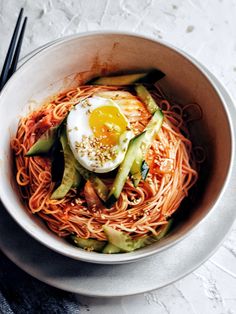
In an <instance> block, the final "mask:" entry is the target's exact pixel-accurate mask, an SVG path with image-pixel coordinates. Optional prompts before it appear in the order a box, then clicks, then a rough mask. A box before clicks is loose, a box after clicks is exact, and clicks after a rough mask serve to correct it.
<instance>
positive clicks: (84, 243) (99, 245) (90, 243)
mask: <svg viewBox="0 0 236 314" xmlns="http://www.w3.org/2000/svg"><path fill="white" fill-rule="evenodd" d="M70 238H71V240H72V241H73V243H74V244H75V245H76V246H78V247H80V248H82V249H85V250H86V249H87V250H89V251H95V252H102V250H103V248H104V247H105V246H106V244H107V242H106V241H99V240H95V239H82V238H79V237H77V236H75V235H71V236H70Z"/></svg>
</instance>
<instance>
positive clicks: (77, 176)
mask: <svg viewBox="0 0 236 314" xmlns="http://www.w3.org/2000/svg"><path fill="white" fill-rule="evenodd" d="M80 182H81V175H80V174H79V172H78V171H77V170H75V175H74V180H73V184H72V188H78V187H79V185H80Z"/></svg>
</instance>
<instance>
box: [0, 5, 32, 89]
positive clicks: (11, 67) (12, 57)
mask: <svg viewBox="0 0 236 314" xmlns="http://www.w3.org/2000/svg"><path fill="white" fill-rule="evenodd" d="M23 12H24V9H23V8H21V10H20V13H19V15H18V18H17V22H16V26H15V29H14V32H13V35H12V38H11V42H10V45H9V48H8V51H7V55H6V58H5V61H4V64H3V68H2V73H1V76H0V91H1V90H2V88H3V86H4V85H5V84H6V82H7V81H8V80H9V78H10V77H11V76H12V74H13V73H14V72H15V70H16V67H17V63H18V60H19V56H20V50H21V46H22V41H23V38H24V32H25V27H26V23H27V17H25V18H24V22H23V25H22V28H21V31H20V35H19V37H18V33H19V30H20V24H21V20H22V16H23ZM17 37H18V40H17Z"/></svg>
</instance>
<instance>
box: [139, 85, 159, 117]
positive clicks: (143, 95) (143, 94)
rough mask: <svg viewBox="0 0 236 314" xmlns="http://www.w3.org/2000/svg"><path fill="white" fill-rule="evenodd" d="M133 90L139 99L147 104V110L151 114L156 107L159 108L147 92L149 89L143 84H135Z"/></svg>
mask: <svg viewBox="0 0 236 314" xmlns="http://www.w3.org/2000/svg"><path fill="white" fill-rule="evenodd" d="M135 90H136V93H137V96H138V97H139V98H140V99H141V101H142V102H143V103H144V104H145V105H146V106H147V109H148V111H149V112H150V113H151V114H154V113H155V111H156V110H157V109H159V107H158V105H157V103H156V102H155V100H154V99H153V97H152V95H151V94H150V93H149V91H148V90H147V89H146V87H145V86H143V85H141V84H140V85H136V86H135Z"/></svg>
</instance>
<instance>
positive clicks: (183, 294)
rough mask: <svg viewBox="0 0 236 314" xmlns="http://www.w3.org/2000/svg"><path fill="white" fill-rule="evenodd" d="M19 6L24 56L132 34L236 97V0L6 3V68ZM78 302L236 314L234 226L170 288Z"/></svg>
mask: <svg viewBox="0 0 236 314" xmlns="http://www.w3.org/2000/svg"><path fill="white" fill-rule="evenodd" d="M21 6H23V7H24V8H25V13H26V14H27V15H28V17H29V21H28V26H27V30H26V36H25V39H24V43H23V47H22V56H23V55H25V54H26V53H28V52H30V51H32V50H33V49H35V48H37V47H39V46H41V45H43V44H45V43H46V42H48V41H51V40H54V39H56V38H59V37H62V36H66V35H70V34H74V33H78V32H84V31H88V30H102V29H106V30H125V31H133V32H136V33H139V34H144V35H149V36H152V37H153V38H156V39H163V40H165V41H166V42H168V43H171V44H173V45H175V46H177V47H179V48H181V49H183V50H184V51H186V52H188V53H189V54H191V55H192V56H194V57H195V58H197V59H198V60H199V61H200V62H202V63H203V64H204V65H205V66H206V67H208V69H209V70H210V71H212V73H213V74H215V76H216V77H217V78H219V79H220V80H221V81H222V83H223V84H224V85H225V86H226V87H227V88H228V90H229V91H230V92H231V94H232V96H233V97H235V98H236V88H235V87H236V1H235V0H188V1H187V0H156V1H155V0H153V1H152V0H129V1H126V0H120V1H119V0H113V1H112V0H84V1H82V0H81V1H79V0H77V1H76V0H74V1H73V0H67V1H65V0H41V1H33V0H28V1H27V0H25V1H24V0H0V67H1V66H2V63H3V59H4V56H5V53H6V50H7V46H8V43H9V38H10V36H11V34H12V29H13V25H14V23H15V20H16V17H17V14H18V12H19V8H20V7H21ZM225 210H227V208H225ZM150 271H151V270H150ZM77 299H78V306H79V304H80V309H81V311H82V313H91V314H93V313H95V314H100V313H101V314H103V313H104V314H107V313H113V314H123V313H131V314H132V313H137V314H139V313H140V314H141V313H149V314H152V313H153V314H154V313H155V314H156V313H158V314H166V313H170V314H179V313H181V314H192V313H193V314H198V313H208V314H213V313H214V314H233V313H236V224H234V228H233V230H232V231H231V233H230V234H229V236H228V237H227V239H226V240H225V241H224V243H223V245H222V246H221V247H220V248H219V250H218V251H217V253H215V255H214V256H212V257H211V259H210V260H209V261H207V262H206V263H205V264H204V265H203V266H201V267H200V268H199V269H197V270H196V271H194V272H193V273H192V274H190V275H188V276H187V277H185V278H184V279H182V280H179V281H178V282H176V283H174V284H172V285H170V286H168V287H164V288H162V289H159V290H156V291H153V292H150V293H145V294H142V295H138V296H133V297H123V298H116V299H98V298H87V297H81V296H77Z"/></svg>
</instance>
